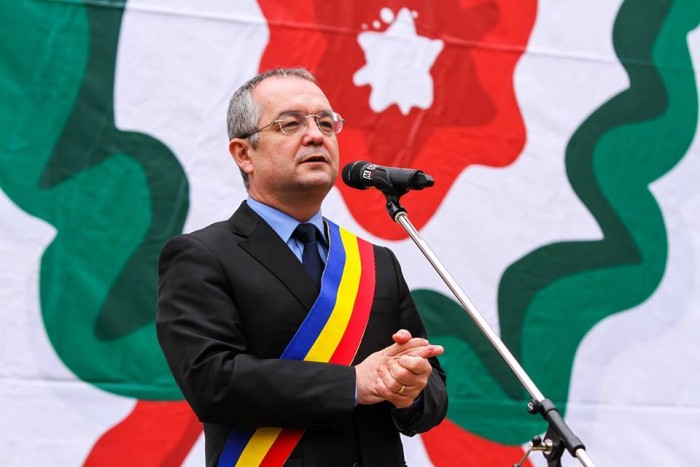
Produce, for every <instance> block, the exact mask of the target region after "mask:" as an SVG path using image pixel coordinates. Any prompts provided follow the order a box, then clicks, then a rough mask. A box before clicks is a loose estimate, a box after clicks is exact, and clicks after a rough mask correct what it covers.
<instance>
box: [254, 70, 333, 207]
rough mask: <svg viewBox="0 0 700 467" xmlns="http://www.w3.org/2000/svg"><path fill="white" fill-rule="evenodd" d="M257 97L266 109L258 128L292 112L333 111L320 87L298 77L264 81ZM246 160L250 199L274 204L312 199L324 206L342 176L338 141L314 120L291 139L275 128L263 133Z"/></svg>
mask: <svg viewBox="0 0 700 467" xmlns="http://www.w3.org/2000/svg"><path fill="white" fill-rule="evenodd" d="M253 97H254V99H255V100H256V101H257V102H258V103H259V104H260V105H261V107H262V109H263V113H262V116H261V118H260V121H259V122H258V126H259V127H262V126H264V125H267V124H268V123H270V122H271V121H273V120H276V119H277V118H279V117H280V115H281V114H283V113H286V112H290V111H297V112H302V113H303V114H304V115H309V114H318V113H319V112H322V111H330V110H332V109H331V105H330V103H329V102H328V99H327V98H326V96H325V94H324V93H323V92H322V91H321V89H320V88H319V87H318V86H316V85H315V84H314V83H312V82H310V81H307V80H305V79H301V78H297V77H272V78H268V79H265V80H264V81H262V82H260V83H259V84H258V85H257V86H256V88H255V89H254V91H253ZM248 159H249V160H248V162H247V163H245V164H244V165H243V166H242V168H243V170H244V171H246V172H247V173H248V179H249V193H250V195H251V196H253V197H254V198H256V199H258V200H259V201H262V202H266V203H268V204H271V205H275V203H274V202H275V200H278V199H286V200H289V199H303V197H305V196H310V195H313V196H315V197H316V198H313V199H318V200H319V202H320V200H322V199H323V197H325V195H326V194H327V193H328V191H329V190H330V189H331V188H332V187H333V184H334V183H335V180H336V178H337V176H338V141H337V138H336V135H335V134H331V135H327V134H324V133H322V132H321V130H319V128H318V126H317V125H316V121H315V119H313V118H309V119H307V125H306V129H305V130H302V131H299V132H298V133H296V134H293V135H286V134H284V133H282V132H281V131H279V125H277V124H274V125H272V126H270V127H269V128H266V129H264V130H263V131H261V132H260V133H259V143H258V146H257V148H255V149H253V148H249V157H248ZM319 197H320V198H319Z"/></svg>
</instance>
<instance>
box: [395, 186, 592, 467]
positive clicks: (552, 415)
mask: <svg viewBox="0 0 700 467" xmlns="http://www.w3.org/2000/svg"><path fill="white" fill-rule="evenodd" d="M385 195H387V209H388V211H389V215H390V216H391V217H392V218H393V219H394V221H395V222H397V223H398V224H400V225H401V226H402V227H403V228H404V229H405V230H406V232H407V233H408V235H409V236H410V237H411V239H413V241H414V243H415V244H416V245H417V246H418V248H419V249H420V250H421V252H423V254H424V255H425V257H426V258H427V259H428V261H429V262H430V264H431V265H432V266H433V268H435V270H436V271H437V273H438V274H439V275H440V277H441V278H442V280H443V281H445V284H447V287H449V289H450V290H451V291H452V293H453V294H454V295H455V297H457V300H459V303H460V304H461V305H462V307H463V308H464V310H465V311H466V312H467V314H468V315H469V317H470V318H471V319H472V321H474V323H475V324H476V325H477V327H478V328H479V329H480V330H481V332H482V333H483V334H484V335H485V336H486V338H487V339H488V340H489V341H490V342H491V344H492V345H493V346H494V347H495V348H496V350H497V351H498V353H499V354H500V355H501V357H502V358H503V360H505V362H506V363H507V364H508V366H509V367H510V369H511V370H512V371H513V373H515V376H516V377H517V378H518V380H520V382H521V383H522V385H523V386H524V387H525V389H526V390H527V392H528V393H530V396H532V399H533V401H534V402H535V403H531V406H532V407H530V408H529V409H530V411H531V412H533V413H540V414H541V415H542V416H543V417H544V418H545V420H546V421H547V422H548V423H549V425H550V427H551V428H553V429H554V431H555V432H556V434H557V435H558V436H559V437H560V438H561V439H562V441H563V442H564V445H565V446H566V448H567V449H568V450H569V452H570V453H571V454H572V455H575V456H576V458H578V460H579V461H580V462H581V465H583V466H584V467H595V464H594V463H593V461H592V460H591V459H590V458H589V457H588V454H587V453H586V450H585V447H584V446H583V444H582V443H581V442H580V440H579V439H578V438H576V436H575V435H574V434H573V432H571V430H570V429H569V428H568V426H566V423H565V422H564V420H563V419H562V417H561V416H560V415H559V413H558V412H557V411H556V408H555V407H554V404H552V402H551V401H549V400H548V399H545V397H544V395H543V394H542V393H541V392H540V390H539V389H538V388H537V386H536V385H535V383H534V382H533V381H532V379H530V377H529V376H528V374H527V373H526V372H525V370H524V369H523V367H522V366H520V363H518V361H517V360H516V359H515V357H514V356H513V354H512V353H511V352H510V350H508V347H506V345H505V344H504V343H503V341H502V340H501V339H500V337H499V336H498V334H496V332H495V331H494V330H493V328H492V327H491V326H490V325H489V323H488V322H487V321H486V320H485V319H484V317H483V316H482V315H481V314H480V313H479V312H478V311H477V309H476V307H475V306H474V304H473V303H472V302H471V300H469V297H467V295H466V294H465V293H464V291H462V289H461V288H460V287H459V285H458V284H457V282H456V281H455V280H454V278H453V277H452V275H451V274H450V273H449V272H448V271H447V269H446V268H445V267H444V266H443V264H442V262H441V261H440V260H439V259H438V257H437V256H436V255H435V253H433V251H432V249H431V248H430V247H429V246H428V244H427V243H426V242H425V240H423V237H422V236H421V235H420V233H419V232H418V230H416V228H415V227H414V226H413V224H411V221H410V220H409V219H408V215H407V214H406V210H405V209H403V207H401V205H400V204H398V196H390V195H388V194H387V193H385Z"/></svg>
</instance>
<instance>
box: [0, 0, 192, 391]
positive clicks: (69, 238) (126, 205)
mask: <svg viewBox="0 0 700 467" xmlns="http://www.w3.org/2000/svg"><path fill="white" fill-rule="evenodd" d="M10 3H12V4H11V5H10ZM123 11H124V2H113V1H111V2H110V1H101V2H91V3H85V4H84V3H82V2H77V1H74V2H52V1H27V2H19V3H16V4H15V3H14V2H3V3H2V4H0V29H1V30H2V31H3V32H4V33H5V36H6V37H11V38H12V40H11V41H10V40H5V41H2V43H1V44H0V57H2V58H1V60H0V101H2V102H3V103H4V104H9V105H4V106H3V111H2V112H0V133H1V134H2V136H1V137H0V141H2V142H1V143H0V186H2V189H3V191H4V192H5V193H6V194H7V196H9V197H10V198H11V199H12V200H13V202H14V203H16V204H17V206H19V207H20V208H21V209H23V210H24V211H26V212H27V213H29V214H31V215H33V216H36V217H38V218H40V219H43V220H45V221H47V222H48V223H50V224H51V225H52V226H53V227H54V228H55V229H56V236H55V238H54V239H53V241H52V242H51V244H50V245H49V246H48V248H47V249H46V252H45V254H44V256H43V258H42V263H41V276H40V293H41V310H42V315H43V318H44V323H45V326H46V331H47V334H48V336H49V338H50V340H51V343H52V345H53V346H54V348H55V350H56V352H57V353H58V355H59V357H60V358H61V360H62V361H63V362H64V363H65V364H66V366H67V367H68V368H69V369H70V370H71V371H73V372H74V373H75V374H76V375H77V376H78V377H79V378H80V379H82V380H84V381H86V382H88V383H91V384H94V385H95V386H97V387H99V388H101V389H104V390H106V391H109V392H112V393H115V394H120V395H124V396H128V397H134V398H139V399H159V400H171V399H180V398H181V397H182V396H181V394H180V392H179V390H178V389H177V387H176V385H175V383H174V381H173V380H172V377H171V375H170V371H169V369H168V367H167V365H166V362H165V359H164V358H163V356H162V354H161V351H160V348H159V346H158V343H157V340H156V336H155V326H154V319H155V304H156V303H155V302H156V281H157V271H156V264H157V257H158V254H159V252H160V248H161V247H162V245H163V243H164V242H165V241H166V240H167V239H168V238H170V237H171V236H173V235H176V234H178V233H180V232H181V230H182V225H183V223H184V219H185V215H186V213H187V209H188V203H189V201H188V196H189V195H188V184H187V179H186V177H185V174H184V172H183V170H182V167H181V166H180V164H179V162H178V161H177V159H176V158H175V156H174V155H173V154H172V152H171V151H170V150H169V149H168V148H167V147H166V146H165V145H164V144H162V143H161V142H160V141H158V140H156V139H154V138H152V137H151V136H148V135H145V134H140V133H135V132H124V131H120V130H119V129H117V128H116V127H115V124H114V102H113V100H114V96H113V90H114V69H115V60H116V52H117V45H118V40H119V31H120V26H121V19H122V14H123ZM7 109H9V110H7Z"/></svg>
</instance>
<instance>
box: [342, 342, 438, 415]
mask: <svg viewBox="0 0 700 467" xmlns="http://www.w3.org/2000/svg"><path fill="white" fill-rule="evenodd" d="M392 339H393V340H394V344H392V345H390V346H389V347H386V348H384V349H382V350H380V351H378V352H375V353H373V354H371V355H370V356H369V357H367V358H366V359H365V360H363V361H362V362H361V363H359V364H358V365H357V366H355V374H356V378H357V379H356V384H357V403H358V404H363V405H369V404H376V403H378V402H382V401H389V402H391V403H392V404H393V405H394V406H395V407H398V408H405V407H409V406H410V405H411V404H413V401H414V400H415V399H416V397H418V395H420V393H421V391H423V388H425V385H426V384H428V378H429V377H430V373H432V371H433V367H432V366H431V365H430V362H429V361H428V360H427V359H428V358H430V357H436V356H438V355H442V354H443V352H444V349H443V348H442V346H440V345H432V344H430V342H428V340H427V339H423V338H420V337H412V336H411V333H410V332H408V331H406V330H405V329H401V330H399V331H397V332H396V333H395V334H394V335H393V336H392Z"/></svg>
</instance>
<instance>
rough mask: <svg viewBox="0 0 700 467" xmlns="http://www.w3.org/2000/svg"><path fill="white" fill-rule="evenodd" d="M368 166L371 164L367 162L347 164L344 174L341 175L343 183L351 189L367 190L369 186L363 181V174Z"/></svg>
mask: <svg viewBox="0 0 700 467" xmlns="http://www.w3.org/2000/svg"><path fill="white" fill-rule="evenodd" d="M368 165H371V164H370V163H369V162H367V161H355V162H350V163H349V164H347V165H346V166H345V167H343V172H342V174H341V177H342V179H343V182H344V183H345V184H346V185H347V186H349V187H350V188H357V189H358V190H366V189H367V188H368V185H365V183H364V181H363V179H362V172H363V171H364V170H365V168H366V167H367V166H368Z"/></svg>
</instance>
